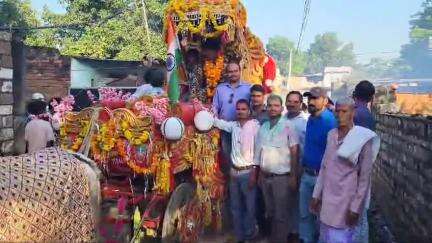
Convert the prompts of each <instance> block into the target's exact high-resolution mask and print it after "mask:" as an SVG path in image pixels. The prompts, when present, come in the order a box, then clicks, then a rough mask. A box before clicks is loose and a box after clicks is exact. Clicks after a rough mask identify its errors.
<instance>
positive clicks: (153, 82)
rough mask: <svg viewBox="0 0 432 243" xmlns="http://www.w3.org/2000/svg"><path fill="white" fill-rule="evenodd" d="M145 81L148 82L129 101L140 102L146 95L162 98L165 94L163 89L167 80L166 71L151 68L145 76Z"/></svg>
mask: <svg viewBox="0 0 432 243" xmlns="http://www.w3.org/2000/svg"><path fill="white" fill-rule="evenodd" d="M144 79H145V81H146V82H147V83H146V84H143V85H141V86H139V87H138V88H137V90H136V91H135V93H134V94H133V95H131V97H130V98H129V101H130V102H131V101H136V100H139V99H140V98H141V97H143V96H145V95H149V96H162V95H164V94H165V90H164V89H163V86H164V83H165V80H166V71H165V70H163V69H162V68H150V70H148V71H147V72H146V74H145V75H144Z"/></svg>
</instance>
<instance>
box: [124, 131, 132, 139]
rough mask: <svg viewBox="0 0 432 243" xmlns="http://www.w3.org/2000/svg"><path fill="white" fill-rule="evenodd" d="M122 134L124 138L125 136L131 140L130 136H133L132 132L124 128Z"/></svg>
mask: <svg viewBox="0 0 432 243" xmlns="http://www.w3.org/2000/svg"><path fill="white" fill-rule="evenodd" d="M124 136H125V138H126V139H127V140H131V139H132V137H133V133H132V132H131V131H130V130H126V131H125V132H124Z"/></svg>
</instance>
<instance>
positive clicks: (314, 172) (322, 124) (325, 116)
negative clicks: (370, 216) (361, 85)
mask: <svg viewBox="0 0 432 243" xmlns="http://www.w3.org/2000/svg"><path fill="white" fill-rule="evenodd" d="M304 95H305V96H306V97H308V111H309V113H310V117H309V119H308V122H307V125H306V137H305V146H304V151H303V158H302V160H301V161H302V167H303V175H302V177H301V181H300V200H299V207H300V225H299V227H300V230H299V231H300V239H301V240H303V242H305V243H310V242H316V240H317V236H318V230H317V220H316V217H315V216H314V215H313V214H312V213H311V212H310V211H309V204H310V201H311V199H312V193H313V189H314V187H315V183H316V180H317V177H318V173H319V170H320V168H321V161H322V158H323V155H324V151H325V149H326V145H327V133H328V132H329V131H330V130H332V129H333V128H335V127H336V126H337V122H336V118H335V117H334V115H333V113H332V112H331V111H330V110H328V109H327V104H328V97H327V92H326V91H325V90H324V89H323V88H321V87H315V88H312V89H311V90H310V92H306V93H305V94H304Z"/></svg>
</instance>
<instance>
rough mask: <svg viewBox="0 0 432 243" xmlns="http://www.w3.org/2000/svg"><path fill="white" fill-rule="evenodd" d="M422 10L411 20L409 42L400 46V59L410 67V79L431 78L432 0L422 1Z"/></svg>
mask: <svg viewBox="0 0 432 243" xmlns="http://www.w3.org/2000/svg"><path fill="white" fill-rule="evenodd" d="M422 7H423V9H422V10H421V11H420V12H418V13H417V14H416V15H414V19H413V20H411V22H410V24H411V33H410V37H411V41H410V43H409V44H407V45H404V46H402V50H401V58H402V60H403V62H404V63H405V64H407V65H409V66H410V67H411V72H409V73H408V74H409V75H410V76H411V77H419V78H420V77H421V78H423V77H430V76H432V0H426V1H424V3H423V5H422Z"/></svg>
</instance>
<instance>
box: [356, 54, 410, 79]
mask: <svg viewBox="0 0 432 243" xmlns="http://www.w3.org/2000/svg"><path fill="white" fill-rule="evenodd" d="M360 68H363V70H364V71H365V72H366V73H367V75H368V78H400V77H403V75H404V74H405V73H407V72H409V71H410V67H409V66H407V65H405V64H404V63H403V62H402V60H401V59H398V58H396V59H390V60H386V59H382V58H372V59H371V60H370V62H369V63H368V64H366V65H363V67H360Z"/></svg>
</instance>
